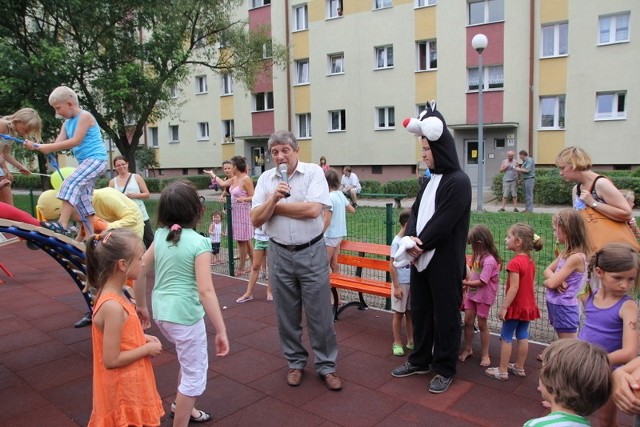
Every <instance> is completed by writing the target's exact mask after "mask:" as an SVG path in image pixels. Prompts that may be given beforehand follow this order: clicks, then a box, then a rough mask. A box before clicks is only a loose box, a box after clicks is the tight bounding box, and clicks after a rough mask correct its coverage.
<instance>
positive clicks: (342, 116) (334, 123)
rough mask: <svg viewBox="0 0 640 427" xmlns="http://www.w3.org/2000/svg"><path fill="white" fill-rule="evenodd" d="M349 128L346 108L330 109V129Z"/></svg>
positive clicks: (340, 129) (334, 130)
mask: <svg viewBox="0 0 640 427" xmlns="http://www.w3.org/2000/svg"><path fill="white" fill-rule="evenodd" d="M342 130H347V113H346V111H345V110H335V111H329V131H333V132H336V131H342Z"/></svg>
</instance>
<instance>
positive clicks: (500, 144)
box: [493, 138, 507, 149]
mask: <svg viewBox="0 0 640 427" xmlns="http://www.w3.org/2000/svg"><path fill="white" fill-rule="evenodd" d="M493 145H494V146H495V148H496V149H497V148H505V147H506V146H507V145H506V144H505V139H504V138H494V139H493Z"/></svg>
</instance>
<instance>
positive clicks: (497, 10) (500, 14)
mask: <svg viewBox="0 0 640 427" xmlns="http://www.w3.org/2000/svg"><path fill="white" fill-rule="evenodd" d="M503 20H504V0H469V25H477V24H487V23H489V22H497V21H503Z"/></svg>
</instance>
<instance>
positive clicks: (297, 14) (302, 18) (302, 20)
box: [293, 4, 309, 31]
mask: <svg viewBox="0 0 640 427" xmlns="http://www.w3.org/2000/svg"><path fill="white" fill-rule="evenodd" d="M308 28H309V11H308V9H307V5H306V4H302V5H297V6H293V31H302V30H306V29H308Z"/></svg>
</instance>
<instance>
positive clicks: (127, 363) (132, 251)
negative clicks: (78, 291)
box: [87, 228, 164, 427]
mask: <svg viewBox="0 0 640 427" xmlns="http://www.w3.org/2000/svg"><path fill="white" fill-rule="evenodd" d="M143 254H144V245H143V243H142V240H141V239H140V238H139V237H138V236H137V235H136V234H135V233H133V232H132V231H130V230H127V229H124V228H120V229H115V230H108V231H105V232H104V233H102V234H100V235H96V236H92V237H91V238H90V239H89V241H88V243H87V279H88V282H89V284H90V285H91V286H92V287H94V288H95V289H96V290H97V297H96V298H97V301H96V302H95V305H94V308H93V324H92V326H91V335H92V342H93V410H92V411H91V419H90V420H89V427H115V426H117V427H120V426H123V427H125V426H159V425H160V417H162V416H163V415H164V409H163V408H162V401H161V400H160V396H159V395H158V390H157V389H156V380H155V377H154V375H153V367H152V366H151V357H153V356H157V355H159V354H160V352H161V351H162V345H161V344H160V341H159V340H158V338H156V337H153V336H150V335H146V334H144V333H143V331H142V324H141V323H140V319H139V318H138V315H137V314H136V308H135V306H134V305H133V304H132V303H131V301H129V300H128V299H127V297H126V296H125V295H124V293H123V286H124V284H125V283H126V281H127V280H128V279H131V280H136V279H137V278H138V274H139V272H140V270H141V268H142V266H143V262H142V255H143Z"/></svg>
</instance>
